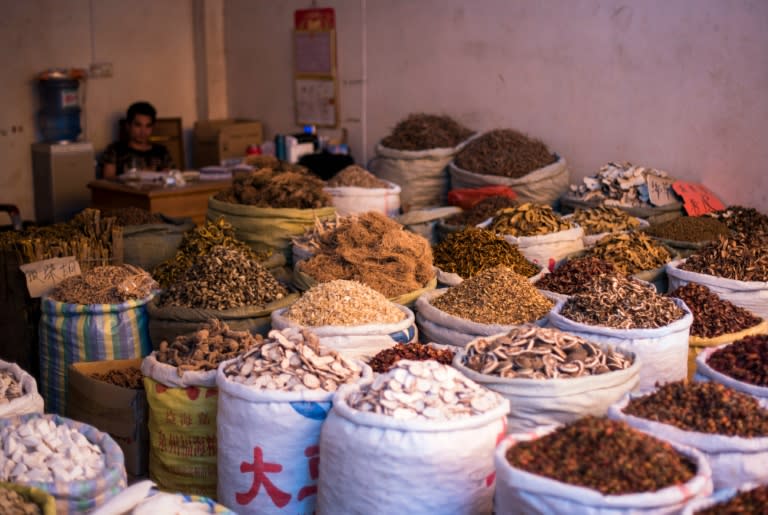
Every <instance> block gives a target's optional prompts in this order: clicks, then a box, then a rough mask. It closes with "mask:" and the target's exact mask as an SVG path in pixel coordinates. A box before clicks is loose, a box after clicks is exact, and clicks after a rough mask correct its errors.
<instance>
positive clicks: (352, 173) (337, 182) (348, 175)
mask: <svg viewBox="0 0 768 515" xmlns="http://www.w3.org/2000/svg"><path fill="white" fill-rule="evenodd" d="M328 186H331V187H332V188H338V187H339V186H356V187H358V188H389V184H388V183H387V182H386V181H382V180H381V179H379V178H378V177H376V176H375V175H373V174H372V173H371V172H369V171H368V170H366V169H365V168H363V167H362V166H358V165H349V166H348V167H346V168H344V169H343V170H342V171H340V172H339V173H337V174H336V175H334V176H333V177H331V179H330V180H329V181H328Z"/></svg>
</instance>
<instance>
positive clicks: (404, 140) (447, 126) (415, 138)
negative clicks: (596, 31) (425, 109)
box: [381, 113, 474, 150]
mask: <svg viewBox="0 0 768 515" xmlns="http://www.w3.org/2000/svg"><path fill="white" fill-rule="evenodd" d="M472 134H474V132H473V131H471V130H469V129H467V128H466V127H464V126H463V125H461V124H460V123H458V122H457V121H456V120H454V119H453V118H451V117H450V116H440V115H434V114H425V113H418V114H410V115H408V117H407V118H406V119H405V120H401V121H399V122H398V123H397V125H395V128H394V129H393V130H392V134H390V135H388V136H385V137H384V138H383V139H382V140H381V144H382V145H383V146H385V147H387V148H393V149H396V150H429V149H432V148H453V147H455V146H456V145H458V144H459V143H461V142H462V141H464V140H466V139H467V138H469V137H470V136H471V135H472Z"/></svg>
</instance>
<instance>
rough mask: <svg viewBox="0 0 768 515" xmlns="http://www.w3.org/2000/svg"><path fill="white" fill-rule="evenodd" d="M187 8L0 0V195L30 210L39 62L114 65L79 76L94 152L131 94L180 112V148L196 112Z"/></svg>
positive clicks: (135, 2)
mask: <svg viewBox="0 0 768 515" xmlns="http://www.w3.org/2000/svg"><path fill="white" fill-rule="evenodd" d="M193 11H194V6H193V0H163V1H155V0H132V1H130V2H125V1H121V0H90V1H89V0H24V1H18V0H0V12H2V16H0V48H2V51H0V69H2V70H3V73H2V74H0V99H1V100H0V101H1V102H2V109H0V203H6V202H10V203H14V204H17V205H18V206H19V207H20V209H21V211H22V216H23V217H24V218H25V219H33V218H34V196H33V190H32V168H31V167H32V165H31V157H30V144H31V143H33V142H36V141H39V139H38V138H37V137H36V134H35V131H36V124H35V113H36V112H37V110H38V109H39V107H40V105H39V100H38V96H37V92H36V89H35V84H34V81H33V78H34V77H35V75H36V74H37V73H39V72H41V71H43V70H46V69H48V68H55V67H64V68H72V67H76V68H88V67H89V65H90V64H91V63H94V62H111V63H112V64H113V76H112V77H111V78H100V79H93V80H89V81H88V82H87V84H86V98H85V112H86V116H85V117H84V120H83V121H84V122H85V124H84V125H85V129H86V131H87V133H86V138H87V139H88V140H89V141H91V142H93V144H94V147H95V149H96V151H97V152H99V151H101V150H103V148H104V147H105V146H106V145H107V144H108V143H109V142H111V141H112V140H114V139H115V138H116V137H117V120H119V119H120V118H121V117H122V116H124V114H125V109H126V108H127V107H128V105H129V104H130V103H131V102H134V101H136V100H149V101H150V102H152V103H153V104H154V105H155V107H156V108H157V110H158V115H159V116H161V117H178V116H180V117H181V118H182V122H183V124H184V127H185V129H186V132H187V141H186V146H187V148H189V145H190V144H191V141H190V140H189V137H190V136H189V135H190V130H191V127H192V125H193V124H194V122H195V120H196V119H197V104H196V89H195V85H196V82H195V66H196V65H195V44H194V32H195V31H194V17H193ZM0 216H4V215H0ZM7 223H9V222H8V221H7V220H5V221H4V220H1V219H0V225H2V224H7Z"/></svg>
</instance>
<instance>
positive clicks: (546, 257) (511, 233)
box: [480, 203, 584, 270]
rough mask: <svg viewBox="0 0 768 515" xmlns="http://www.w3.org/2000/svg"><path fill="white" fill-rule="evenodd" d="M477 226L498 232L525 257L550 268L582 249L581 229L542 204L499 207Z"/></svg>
mask: <svg viewBox="0 0 768 515" xmlns="http://www.w3.org/2000/svg"><path fill="white" fill-rule="evenodd" d="M480 227H487V228H488V229H489V230H491V231H493V232H494V233H496V234H500V235H502V236H503V237H504V239H505V240H507V241H508V242H509V243H510V244H512V245H516V246H517V248H518V249H519V250H520V252H521V253H522V254H523V255H524V256H525V257H526V259H528V260H529V261H531V262H532V263H535V264H537V265H540V266H542V267H545V268H548V269H550V270H552V269H554V267H555V263H557V262H558V261H560V260H561V259H563V258H564V257H566V256H567V255H569V254H572V253H574V252H578V251H580V250H582V249H583V248H584V241H583V237H584V229H582V228H581V227H579V226H577V225H575V224H573V223H571V222H569V221H568V220H565V219H564V218H562V217H561V216H560V215H558V214H557V213H555V212H554V211H553V210H552V208H551V207H549V206H545V205H543V204H533V203H526V204H520V205H519V206H515V207H510V208H505V209H502V210H500V211H497V212H496V216H494V217H493V218H492V219H491V220H488V221H486V222H483V223H482V224H480Z"/></svg>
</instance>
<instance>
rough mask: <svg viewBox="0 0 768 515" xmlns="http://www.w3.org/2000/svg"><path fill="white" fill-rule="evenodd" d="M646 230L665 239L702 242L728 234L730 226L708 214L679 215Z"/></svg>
mask: <svg viewBox="0 0 768 515" xmlns="http://www.w3.org/2000/svg"><path fill="white" fill-rule="evenodd" d="M646 232H647V233H648V234H650V235H651V236H656V237H657V238H663V239H665V240H676V241H689V242H701V241H711V240H714V239H715V238H717V237H718V236H728V235H729V234H730V232H729V231H728V227H727V226H726V225H725V224H724V223H722V222H720V221H718V220H716V219H714V218H710V217H707V216H679V217H677V218H675V219H673V220H669V221H667V222H664V223H661V224H657V225H652V226H651V227H649V228H648V229H647V230H646Z"/></svg>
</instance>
